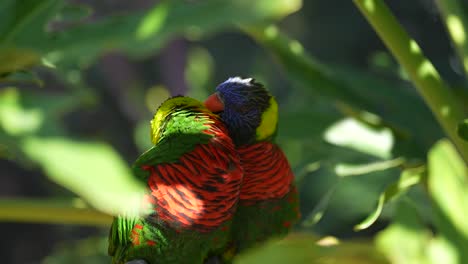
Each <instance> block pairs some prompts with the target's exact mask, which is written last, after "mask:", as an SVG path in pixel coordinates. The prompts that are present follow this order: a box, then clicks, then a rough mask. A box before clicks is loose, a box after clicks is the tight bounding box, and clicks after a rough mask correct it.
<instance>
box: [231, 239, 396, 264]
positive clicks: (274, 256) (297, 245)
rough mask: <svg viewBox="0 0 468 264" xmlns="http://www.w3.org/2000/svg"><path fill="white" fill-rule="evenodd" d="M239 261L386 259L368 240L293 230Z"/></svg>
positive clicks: (319, 263) (363, 262) (299, 263)
mask: <svg viewBox="0 0 468 264" xmlns="http://www.w3.org/2000/svg"><path fill="white" fill-rule="evenodd" d="M234 263H236V264H250V263H278V264H279V263H292V264H306V263H316V264H327V263H347V264H354V263H355V264H358V263H359V264H371V263H372V264H380V263H388V262H387V260H386V259H385V258H384V257H383V256H382V255H381V254H380V253H379V252H377V250H376V249H375V247H374V246H373V245H372V243H370V242H369V241H359V240H356V241H353V240H351V241H345V242H341V241H338V240H337V239H336V238H333V237H326V238H323V239H321V240H319V241H317V239H316V238H315V237H313V236H311V235H306V234H293V235H290V236H288V237H287V238H285V239H283V240H281V241H271V242H269V243H267V244H266V245H264V246H262V247H258V248H255V249H253V250H250V251H248V252H247V253H245V254H243V255H241V256H239V257H238V258H236V259H235V261H234Z"/></svg>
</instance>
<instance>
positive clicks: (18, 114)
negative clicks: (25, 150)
mask: <svg viewBox="0 0 468 264" xmlns="http://www.w3.org/2000/svg"><path fill="white" fill-rule="evenodd" d="M43 120H44V113H43V112H42V111H41V109H38V108H36V109H25V108H24V107H23V106H22V105H21V104H20V93H19V91H17V90H16V89H14V88H9V89H5V90H3V91H1V92H0V127H1V128H2V129H3V130H5V131H6V132H7V133H8V134H10V135H20V134H25V133H31V132H34V131H37V130H38V129H39V127H40V126H41V124H42V122H43Z"/></svg>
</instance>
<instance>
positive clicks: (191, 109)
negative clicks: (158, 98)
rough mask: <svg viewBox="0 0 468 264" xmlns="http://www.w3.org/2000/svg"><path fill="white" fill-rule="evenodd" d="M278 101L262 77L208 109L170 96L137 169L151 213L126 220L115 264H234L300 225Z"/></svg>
mask: <svg viewBox="0 0 468 264" xmlns="http://www.w3.org/2000/svg"><path fill="white" fill-rule="evenodd" d="M277 121H278V105H277V103H276V100H275V99H274V97H273V96H272V95H271V94H270V93H269V92H268V91H267V90H266V88H265V87H264V86H263V85H261V84H260V83H258V82H255V80H253V79H251V78H249V79H241V78H239V77H234V78H229V79H228V80H226V81H225V82H223V83H221V84H220V85H219V86H218V87H217V88H216V92H215V93H214V94H213V95H211V96H210V97H208V99H207V100H206V101H205V103H204V104H202V103H201V102H199V101H197V100H195V99H192V98H188V97H182V96H176V97H172V98H170V99H168V100H166V101H165V102H164V103H162V105H161V106H160V107H159V108H158V110H157V111H156V114H155V116H154V118H153V120H152V121H151V140H152V142H153V147H152V148H150V149H149V150H148V151H146V152H145V153H143V154H142V155H141V156H140V157H139V158H138V159H137V160H136V162H135V164H134V165H133V168H132V169H133V172H134V174H135V176H136V177H138V178H139V179H140V180H141V181H143V182H144V183H145V185H146V186H147V193H145V195H144V199H143V201H142V206H144V207H145V208H146V209H147V210H148V214H146V215H145V216H119V217H116V218H115V219H114V222H113V224H112V227H111V230H110V234H109V255H111V256H112V262H113V263H119V264H120V263H147V264H167V263H181V264H184V263H189V264H203V263H205V264H206V263H230V262H232V259H233V257H234V256H235V255H236V254H238V253H239V252H242V251H244V250H246V249H249V248H252V247H254V246H256V245H258V244H259V243H261V242H264V241H266V240H268V239H270V238H275V237H282V236H284V235H286V234H287V233H288V231H289V230H290V228H291V227H292V225H293V224H295V223H296V221H297V220H298V219H299V205H298V194H297V190H296V188H295V186H294V175H293V173H292V171H291V168H290V166H289V163H288V161H287V159H286V157H285V155H284V153H283V152H282V151H281V149H280V148H279V147H278V146H277V145H276V144H275V143H274V137H275V135H276V129H277Z"/></svg>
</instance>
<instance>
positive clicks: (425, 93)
mask: <svg viewBox="0 0 468 264" xmlns="http://www.w3.org/2000/svg"><path fill="white" fill-rule="evenodd" d="M353 2H354V4H355V5H356V6H357V7H358V8H359V10H360V11H361V12H362V14H363V15H364V16H365V17H366V19H367V20H368V22H369V23H370V24H371V26H372V27H373V28H374V30H375V31H376V32H377V34H378V35H379V36H380V38H381V39H382V41H383V42H384V43H385V45H386V46H387V48H388V49H389V50H390V52H391V53H392V54H393V56H395V58H396V59H397V60H398V62H399V63H400V65H401V66H402V67H403V69H404V70H405V71H406V72H407V73H408V75H409V77H410V79H411V81H412V82H413V84H414V85H415V87H416V89H417V90H418V92H419V93H420V94H421V96H422V97H423V99H424V100H425V102H426V104H427V105H428V106H429V107H430V109H431V110H432V113H433V114H434V115H435V117H436V119H437V121H438V122H439V123H440V125H441V126H442V127H443V129H444V130H445V133H446V134H447V135H448V136H449V138H450V139H451V140H452V141H453V142H454V143H455V145H456V146H457V148H458V151H459V152H460V154H461V155H462V157H463V159H464V160H465V162H467V163H468V143H466V142H464V141H463V140H462V139H460V138H459V137H458V136H457V133H456V128H457V124H458V122H460V121H461V120H462V119H463V110H462V108H461V107H460V104H459V102H458V101H457V100H456V98H455V96H454V94H453V93H452V91H451V90H450V89H449V87H448V86H447V84H445V82H444V81H443V80H442V78H441V77H440V75H439V73H438V72H437V70H436V69H435V68H434V66H433V65H432V63H431V62H430V61H429V60H428V59H427V58H426V57H425V56H424V55H423V53H422V51H421V49H420V48H419V46H418V44H417V43H416V41H414V40H413V39H411V38H410V37H409V35H408V33H406V31H405V30H404V29H403V27H402V26H401V25H400V24H399V23H398V21H397V20H396V18H395V17H394V16H393V14H392V13H391V12H390V10H389V9H388V7H387V6H386V5H385V3H384V2H383V1H382V0H353ZM408 111H411V109H408Z"/></svg>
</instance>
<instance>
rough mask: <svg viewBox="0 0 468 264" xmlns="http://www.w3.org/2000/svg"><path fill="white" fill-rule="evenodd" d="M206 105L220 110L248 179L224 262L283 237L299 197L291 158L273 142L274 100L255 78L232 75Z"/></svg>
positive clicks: (296, 213)
mask: <svg viewBox="0 0 468 264" xmlns="http://www.w3.org/2000/svg"><path fill="white" fill-rule="evenodd" d="M205 106H206V107H207V108H208V109H209V110H211V111H212V112H214V113H217V114H219V116H220V117H221V119H222V120H223V122H224V123H225V125H226V127H227V129H228V131H229V135H230V137H231V138H232V140H233V141H234V144H235V145H236V149H237V151H238V153H239V157H240V162H241V165H242V167H243V169H244V178H243V183H242V187H241V190H240V198H239V205H238V209H237V212H236V214H235V215H234V220H233V225H232V229H231V230H232V232H231V242H230V246H229V247H227V248H226V249H225V251H224V253H223V254H222V255H220V256H219V259H220V260H221V262H224V263H230V262H231V261H232V258H233V256H234V255H236V254H238V253H241V252H242V251H244V250H246V249H249V248H252V247H254V246H256V245H259V244H261V243H262V242H265V241H266V240H268V239H271V238H282V237H284V236H285V235H286V234H287V233H288V232H289V231H290V230H291V228H292V226H293V225H294V224H295V223H296V222H297V221H298V220H299V218H300V212H299V198H298V192H297V189H296V186H295V184H294V175H293V172H292V169H291V167H290V165H289V162H288V160H287V158H286V156H285V154H284V153H283V151H282V150H281V148H280V147H279V146H278V145H277V144H276V143H275V137H276V133H277V126H278V104H277V102H276V99H275V98H274V97H273V96H272V95H271V94H270V93H269V92H268V90H267V89H266V88H265V87H264V86H263V85H262V84H260V83H258V82H256V81H255V80H254V79H252V78H248V79H242V78H240V77H233V78H229V79H228V80H226V81H225V82H223V83H221V84H220V85H218V86H217V88H216V92H215V93H214V94H212V95H210V96H209V97H208V98H207V99H206V101H205Z"/></svg>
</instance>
